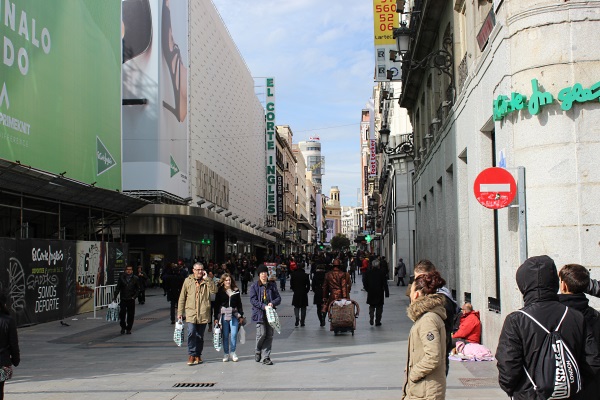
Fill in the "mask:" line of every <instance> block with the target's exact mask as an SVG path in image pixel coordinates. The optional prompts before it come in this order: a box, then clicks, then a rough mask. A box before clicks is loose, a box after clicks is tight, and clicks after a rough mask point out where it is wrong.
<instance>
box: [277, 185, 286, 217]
mask: <svg viewBox="0 0 600 400" xmlns="http://www.w3.org/2000/svg"><path fill="white" fill-rule="evenodd" d="M284 220H285V217H284V215H283V176H281V175H279V174H277V221H284Z"/></svg>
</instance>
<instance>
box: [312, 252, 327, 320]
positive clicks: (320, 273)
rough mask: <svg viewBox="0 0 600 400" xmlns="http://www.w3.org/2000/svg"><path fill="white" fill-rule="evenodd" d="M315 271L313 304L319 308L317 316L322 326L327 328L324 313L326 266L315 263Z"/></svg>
mask: <svg viewBox="0 0 600 400" xmlns="http://www.w3.org/2000/svg"><path fill="white" fill-rule="evenodd" d="M313 265H315V271H314V274H313V278H312V287H311V289H312V291H313V293H314V297H313V304H314V305H316V306H317V307H316V308H317V316H318V317H319V323H320V324H321V326H325V313H324V312H323V310H322V308H323V283H324V282H325V264H322V263H318V264H317V262H316V261H315V263H314V264H313Z"/></svg>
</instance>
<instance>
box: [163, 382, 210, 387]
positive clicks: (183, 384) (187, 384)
mask: <svg viewBox="0 0 600 400" xmlns="http://www.w3.org/2000/svg"><path fill="white" fill-rule="evenodd" d="M215 385H216V383H214V382H203V383H201V382H194V383H185V382H183V383H176V384H174V385H173V387H176V388H197V387H213V386H215Z"/></svg>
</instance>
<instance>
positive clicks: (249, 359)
mask: <svg viewBox="0 0 600 400" xmlns="http://www.w3.org/2000/svg"><path fill="white" fill-rule="evenodd" d="M359 285H360V276H359V277H358V283H357V285H355V288H353V291H352V297H353V298H354V299H355V300H357V301H358V302H359V304H360V306H361V315H360V316H359V320H358V323H357V331H356V332H355V335H354V336H352V335H351V334H349V333H347V334H341V335H338V336H334V334H333V332H330V331H329V327H328V326H327V327H326V328H321V327H319V326H318V319H317V315H316V311H315V308H314V306H312V305H311V307H310V308H309V310H308V317H307V326H306V327H304V328H302V327H299V328H295V327H294V318H293V308H292V306H291V297H292V292H291V291H289V290H288V291H286V292H282V297H283V301H282V306H281V307H279V309H278V312H279V315H280V318H281V321H282V328H283V329H282V332H281V334H280V335H277V333H276V334H275V340H274V343H273V354H272V359H273V362H274V363H275V365H273V366H265V365H262V364H258V363H256V362H255V361H254V337H255V330H254V326H252V324H248V325H247V328H248V329H247V342H246V343H245V344H243V345H242V344H238V349H237V354H238V356H240V361H239V362H237V363H233V362H228V363H223V362H222V361H221V358H222V353H217V352H216V351H215V350H214V348H213V346H212V339H211V338H212V336H211V334H208V333H207V334H206V336H205V347H204V353H203V359H204V364H202V365H197V366H192V367H190V366H188V365H187V364H186V361H187V353H186V347H185V343H184V346H183V347H181V348H179V347H177V346H176V345H175V344H174V343H173V340H172V337H173V325H171V324H170V320H169V315H168V314H169V310H168V303H167V301H166V299H165V297H163V296H162V289H150V290H148V292H147V299H146V304H145V305H141V306H140V305H137V306H136V307H137V308H136V321H135V324H134V327H133V334H132V335H120V334H119V330H120V328H119V325H118V323H114V322H106V321H105V320H104V319H97V320H94V319H88V318H89V317H91V315H89V314H86V315H78V316H76V317H74V319H68V320H65V322H66V323H68V324H69V325H70V326H63V325H61V324H60V322H59V321H55V322H51V323H47V324H40V325H36V326H32V327H27V328H22V329H20V330H19V336H20V344H21V351H22V361H21V365H20V366H19V367H18V368H16V369H15V374H14V378H13V379H12V380H11V381H10V382H9V383H8V384H7V386H6V393H7V395H8V398H11V399H31V398H35V399H36V400H42V399H82V398H85V399H86V400H92V399H178V400H182V399H192V398H202V399H234V398H235V399H239V398H240V396H243V398H244V399H273V398H283V397H284V396H285V398H286V400H292V399H325V398H328V399H345V400H346V399H399V398H400V397H401V391H402V383H403V370H404V367H405V363H406V345H407V342H406V339H407V336H408V331H409V330H410V326H411V321H410V320H409V319H408V318H407V317H406V311H405V310H406V307H407V305H408V299H407V298H406V297H405V296H404V289H405V288H404V287H396V286H395V285H394V286H391V287H390V289H391V296H390V298H389V299H386V306H385V309H384V314H383V326H381V327H371V326H370V325H369V323H368V306H367V305H366V304H365V299H366V295H365V292H363V291H361V290H360V288H359ZM310 295H311V302H312V293H311V294H310ZM243 297H244V301H245V303H244V307H245V311H246V313H247V315H248V316H249V315H250V305H249V301H248V296H247V295H244V296H243ZM98 315H99V316H101V317H104V315H105V312H104V311H101V312H99V313H98ZM180 383H192V384H205V385H203V386H204V387H202V385H200V386H197V387H188V388H185V387H183V388H180V387H175V385H177V384H180ZM497 387H498V385H497V379H496V368H495V363H490V362H487V363H486V362H478V363H458V362H452V363H451V367H450V375H449V377H448V391H447V397H446V398H447V399H460V400H466V399H499V398H505V395H504V394H503V392H502V391H501V390H500V389H498V388H497Z"/></svg>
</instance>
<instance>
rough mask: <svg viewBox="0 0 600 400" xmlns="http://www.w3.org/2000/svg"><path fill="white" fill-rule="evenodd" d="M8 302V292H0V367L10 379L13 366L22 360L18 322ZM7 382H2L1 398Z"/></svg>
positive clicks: (0, 384)
mask: <svg viewBox="0 0 600 400" xmlns="http://www.w3.org/2000/svg"><path fill="white" fill-rule="evenodd" d="M7 302H8V299H7V296H6V294H4V293H0V368H2V369H4V373H5V374H6V375H7V376H8V377H9V379H10V377H12V367H13V366H15V367H18V366H19V363H20V362H21V352H20V350H19V336H18V334H17V324H16V323H15V320H14V319H13V318H12V317H11V316H10V310H9V309H8V303H7ZM5 383H6V381H2V382H0V399H3V398H4V384H5Z"/></svg>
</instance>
